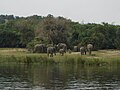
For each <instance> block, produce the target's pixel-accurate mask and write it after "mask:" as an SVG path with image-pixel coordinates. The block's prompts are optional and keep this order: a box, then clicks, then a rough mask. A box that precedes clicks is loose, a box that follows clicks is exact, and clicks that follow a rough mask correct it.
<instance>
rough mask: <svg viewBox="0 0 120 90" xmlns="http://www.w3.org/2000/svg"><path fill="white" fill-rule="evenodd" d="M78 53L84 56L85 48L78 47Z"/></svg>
mask: <svg viewBox="0 0 120 90" xmlns="http://www.w3.org/2000/svg"><path fill="white" fill-rule="evenodd" d="M80 53H81V55H86V49H85V47H80Z"/></svg>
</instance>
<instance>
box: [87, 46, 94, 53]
mask: <svg viewBox="0 0 120 90" xmlns="http://www.w3.org/2000/svg"><path fill="white" fill-rule="evenodd" d="M92 49H93V45H92V44H88V45H87V50H88V53H89V55H91V54H92Z"/></svg>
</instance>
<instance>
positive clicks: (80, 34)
mask: <svg viewBox="0 0 120 90" xmlns="http://www.w3.org/2000/svg"><path fill="white" fill-rule="evenodd" d="M61 42H62V43H66V44H67V46H68V49H72V48H73V46H75V45H87V44H88V43H92V44H93V45H94V49H95V50H97V49H120V25H112V24H108V23H105V22H103V23H101V24H95V23H88V24H80V23H78V22H73V21H72V20H70V19H66V18H64V17H60V16H59V17H54V16H53V15H50V14H49V15H48V16H46V17H43V16H37V15H33V16H29V17H19V16H13V15H0V47H1V48H5V47H7V48H8V47H9V48H16V47H17V48H26V47H27V48H30V49H31V48H33V46H34V45H35V44H37V43H44V44H54V45H55V44H58V43H61Z"/></svg>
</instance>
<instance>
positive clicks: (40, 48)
mask: <svg viewBox="0 0 120 90" xmlns="http://www.w3.org/2000/svg"><path fill="white" fill-rule="evenodd" d="M33 52H34V53H46V52H47V47H46V45H45V44H36V45H35V46H34V50H33Z"/></svg>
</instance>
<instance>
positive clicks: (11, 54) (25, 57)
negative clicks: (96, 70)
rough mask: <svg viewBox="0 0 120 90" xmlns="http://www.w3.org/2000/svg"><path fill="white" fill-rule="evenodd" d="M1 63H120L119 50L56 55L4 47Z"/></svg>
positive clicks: (0, 52) (98, 64) (0, 51)
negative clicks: (49, 55) (89, 53)
mask: <svg viewBox="0 0 120 90" xmlns="http://www.w3.org/2000/svg"><path fill="white" fill-rule="evenodd" d="M0 63H23V64H30V63H41V64H81V65H97V66H102V65H118V64H120V51H119V50H100V51H94V52H93V54H92V55H82V56H81V55H80V53H79V52H73V53H71V54H69V53H66V54H65V55H64V56H61V55H60V54H59V53H57V55H56V56H54V57H48V56H47V54H37V53H34V54H33V53H29V52H28V51H27V50H26V49H20V48H2V49H0Z"/></svg>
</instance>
